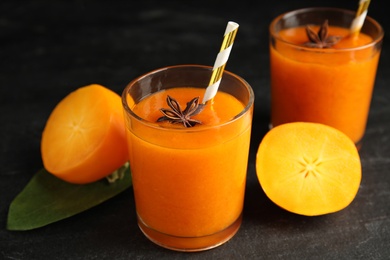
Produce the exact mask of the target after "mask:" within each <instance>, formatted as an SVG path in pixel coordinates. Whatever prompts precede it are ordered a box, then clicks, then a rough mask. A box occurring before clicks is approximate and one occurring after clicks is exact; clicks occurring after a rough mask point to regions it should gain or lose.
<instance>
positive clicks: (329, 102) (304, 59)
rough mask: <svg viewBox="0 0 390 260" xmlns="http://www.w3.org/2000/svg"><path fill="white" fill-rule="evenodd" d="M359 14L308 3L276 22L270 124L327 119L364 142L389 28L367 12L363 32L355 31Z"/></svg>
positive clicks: (272, 26)
mask: <svg viewBox="0 0 390 260" xmlns="http://www.w3.org/2000/svg"><path fill="white" fill-rule="evenodd" d="M355 16H356V13H355V12H353V11H349V10H344V9H338V8H306V9H300V10H295V11H291V12H288V13H285V14H282V15H280V16H278V17H276V18H275V19H274V20H273V21H272V22H271V24H270V28H269V29H270V73H271V127H272V126H277V125H280V124H284V123H288V122H294V121H306V122H317V123H323V124H327V125H330V126H333V127H335V128H337V129H339V130H341V131H342V132H344V133H345V134H347V135H348V136H349V137H350V138H351V139H352V140H353V141H354V142H355V144H356V145H359V143H360V141H361V140H362V138H363V136H364V132H365V128H366V123H367V118H368V113H369V108H370V103H371V97H372V91H373V87H374V83H375V78H376V71H377V66H378V60H379V56H380V52H381V45H382V39H383V35H384V32H383V29H382V27H381V25H380V24H379V23H378V22H376V21H375V20H374V19H372V18H371V17H366V19H365V21H364V24H363V27H362V28H361V31H360V33H351V30H350V28H351V24H352V21H353V20H354V18H355Z"/></svg>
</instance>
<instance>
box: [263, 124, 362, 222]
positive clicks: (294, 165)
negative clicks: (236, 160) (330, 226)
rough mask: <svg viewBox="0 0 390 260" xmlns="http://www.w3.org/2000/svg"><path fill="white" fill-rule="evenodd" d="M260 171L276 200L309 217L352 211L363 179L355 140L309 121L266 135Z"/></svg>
mask: <svg viewBox="0 0 390 260" xmlns="http://www.w3.org/2000/svg"><path fill="white" fill-rule="evenodd" d="M256 172H257V177H258V179H259V182H260V185H261V187H262V188H263V190H264V192H265V194H266V195H267V196H268V198H269V199H270V200H272V201H273V202H274V203H275V204H276V205H278V206H280V207H281V208H284V209H286V210H288V211H290V212H293V213H296V214H301V215H306V216H316V215H323V214H328V213H333V212H336V211H339V210H341V209H343V208H345V207H347V206H348V205H349V204H350V203H351V202H352V201H353V199H354V198H355V196H356V194H357V192H358V189H359V186H360V182H361V176H362V170H361V162H360V157H359V154H358V150H357V148H356V146H355V144H354V143H353V142H352V140H351V139H350V138H348V137H347V136H346V135H345V134H344V133H342V132H341V131H339V130H337V129H335V128H332V127H330V126H327V125H323V124H318V123H304V122H294V123H288V124H283V125H279V126H277V127H275V128H272V129H271V130H270V131H269V132H268V133H267V134H266V135H265V137H264V138H263V140H262V141H261V143H260V145H259V148H258V151H257V156H256Z"/></svg>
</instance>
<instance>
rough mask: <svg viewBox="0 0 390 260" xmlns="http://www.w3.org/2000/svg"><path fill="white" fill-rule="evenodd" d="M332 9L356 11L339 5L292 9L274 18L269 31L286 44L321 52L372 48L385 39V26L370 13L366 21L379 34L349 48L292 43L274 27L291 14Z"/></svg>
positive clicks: (346, 11)
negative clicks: (311, 46) (369, 40)
mask: <svg viewBox="0 0 390 260" xmlns="http://www.w3.org/2000/svg"><path fill="white" fill-rule="evenodd" d="M324 10H326V11H332V12H340V13H345V14H349V15H353V16H355V14H356V12H355V11H352V10H348V9H343V8H337V7H307V8H301V9H296V10H292V11H287V12H284V13H282V14H280V15H278V16H276V17H275V18H274V19H272V21H271V23H270V25H269V27H268V29H269V33H270V35H271V36H272V37H273V38H275V39H277V40H278V41H280V42H282V43H284V44H286V45H289V46H291V47H294V48H300V49H302V50H308V51H311V52H321V53H337V52H347V51H351V50H355V51H356V50H361V49H366V48H370V47H372V46H374V45H376V44H378V43H380V42H381V41H382V40H383V37H384V30H383V27H382V25H381V24H380V23H379V22H378V21H376V20H375V19H374V18H372V17H370V16H369V15H367V16H366V18H365V22H367V21H368V22H370V23H371V24H372V25H373V26H375V27H376V28H377V29H378V32H379V33H378V35H377V37H376V38H374V39H373V41H371V42H369V43H367V44H365V45H361V46H356V47H349V48H339V49H333V48H322V49H320V48H310V47H306V46H303V45H300V44H295V43H291V42H289V41H286V40H284V39H282V38H281V37H280V36H279V35H278V34H277V32H276V30H275V29H274V28H275V25H276V24H277V23H278V22H279V21H280V20H282V19H284V18H288V17H291V16H294V15H296V14H301V13H307V12H313V11H315V12H318V11H324Z"/></svg>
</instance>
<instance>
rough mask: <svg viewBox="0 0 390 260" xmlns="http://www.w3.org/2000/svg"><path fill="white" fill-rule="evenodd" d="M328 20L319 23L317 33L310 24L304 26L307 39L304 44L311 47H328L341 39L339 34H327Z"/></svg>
mask: <svg viewBox="0 0 390 260" xmlns="http://www.w3.org/2000/svg"><path fill="white" fill-rule="evenodd" d="M328 27H329V24H328V20H325V21H324V23H323V24H322V25H321V27H320V29H319V30H318V33H316V32H315V31H314V30H313V29H312V28H310V26H306V34H307V37H308V38H309V41H308V42H306V43H305V44H304V45H305V46H307V47H312V48H330V47H332V46H333V45H335V44H336V43H338V42H339V41H340V40H341V38H342V37H341V36H328Z"/></svg>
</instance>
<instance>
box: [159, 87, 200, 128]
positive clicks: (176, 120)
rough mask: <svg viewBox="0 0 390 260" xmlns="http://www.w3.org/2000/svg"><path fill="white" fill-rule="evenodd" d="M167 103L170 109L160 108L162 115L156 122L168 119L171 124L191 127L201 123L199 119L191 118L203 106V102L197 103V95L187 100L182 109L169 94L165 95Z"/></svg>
mask: <svg viewBox="0 0 390 260" xmlns="http://www.w3.org/2000/svg"><path fill="white" fill-rule="evenodd" d="M167 103H168V106H169V107H170V108H171V109H172V110H169V109H165V108H161V109H160V112H161V113H162V114H163V116H162V117H160V118H159V119H157V122H163V121H168V122H169V123H172V124H183V125H184V127H193V126H195V125H196V124H202V122H200V121H199V120H196V119H193V118H191V117H192V116H195V115H197V114H199V113H200V112H201V111H202V110H203V108H204V104H200V103H199V97H195V98H193V99H192V100H191V101H190V102H188V103H187V107H186V108H185V109H184V110H181V108H180V104H179V102H177V101H176V100H175V99H174V98H172V97H170V96H169V95H168V96H167Z"/></svg>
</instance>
